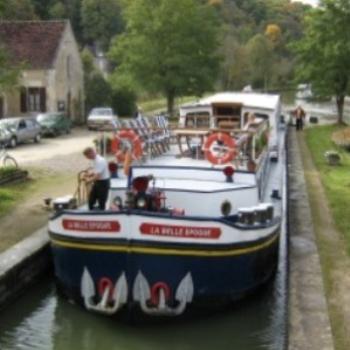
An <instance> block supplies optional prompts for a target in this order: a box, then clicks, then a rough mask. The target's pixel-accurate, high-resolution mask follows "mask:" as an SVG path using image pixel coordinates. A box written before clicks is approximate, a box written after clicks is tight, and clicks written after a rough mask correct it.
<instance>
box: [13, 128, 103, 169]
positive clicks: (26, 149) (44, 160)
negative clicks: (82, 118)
mask: <svg viewBox="0 0 350 350" xmlns="http://www.w3.org/2000/svg"><path fill="white" fill-rule="evenodd" d="M97 136H98V133H95V132H91V131H87V130H85V129H80V128H76V129H73V130H72V133H71V134H69V135H64V136H60V137H56V138H44V139H42V141H41V142H40V143H39V144H35V143H26V144H22V145H19V146H18V147H16V148H15V149H10V150H9V153H10V154H11V155H12V156H13V157H15V158H16V160H17V162H18V164H19V165H20V166H22V167H36V168H41V169H45V170H47V171H49V172H50V173H55V172H78V171H79V170H81V169H84V168H86V167H87V166H88V164H89V162H88V161H87V160H86V159H85V158H84V156H83V155H82V151H83V149H84V148H85V147H88V146H92V145H93V140H94V138H96V137H97Z"/></svg>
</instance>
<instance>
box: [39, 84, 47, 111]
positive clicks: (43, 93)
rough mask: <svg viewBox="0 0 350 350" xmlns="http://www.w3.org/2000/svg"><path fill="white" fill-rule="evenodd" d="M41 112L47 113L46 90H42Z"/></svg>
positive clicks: (40, 90)
mask: <svg viewBox="0 0 350 350" xmlns="http://www.w3.org/2000/svg"><path fill="white" fill-rule="evenodd" d="M39 92H40V112H46V89H45V88H40V89H39Z"/></svg>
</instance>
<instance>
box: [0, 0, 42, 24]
mask: <svg viewBox="0 0 350 350" xmlns="http://www.w3.org/2000/svg"><path fill="white" fill-rule="evenodd" d="M1 7H2V9H1V14H0V19H5V20H32V19H36V18H37V16H36V13H35V8H34V6H33V4H32V2H31V0H11V1H4V3H3V4H1Z"/></svg>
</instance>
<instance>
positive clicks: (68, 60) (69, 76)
mask: <svg viewBox="0 0 350 350" xmlns="http://www.w3.org/2000/svg"><path fill="white" fill-rule="evenodd" d="M70 61H71V57H70V55H68V56H67V78H68V80H69V79H70V78H71V72H70V66H71V64H70Z"/></svg>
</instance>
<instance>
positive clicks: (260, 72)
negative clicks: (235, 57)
mask: <svg viewBox="0 0 350 350" xmlns="http://www.w3.org/2000/svg"><path fill="white" fill-rule="evenodd" d="M247 50H248V55H249V63H250V65H251V67H250V72H251V81H252V84H253V86H254V87H255V88H263V89H264V90H266V89H267V88H268V86H269V79H270V78H271V73H272V70H273V69H274V64H273V63H274V53H273V47H272V44H271V42H270V40H269V39H267V37H266V36H264V35H263V34H257V35H255V36H254V37H253V38H252V39H251V40H249V42H248V43H247Z"/></svg>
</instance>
